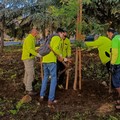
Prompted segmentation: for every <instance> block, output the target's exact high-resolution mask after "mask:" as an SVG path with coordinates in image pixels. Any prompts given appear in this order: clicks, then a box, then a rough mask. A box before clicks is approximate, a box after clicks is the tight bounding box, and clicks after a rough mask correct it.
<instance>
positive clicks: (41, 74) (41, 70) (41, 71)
mask: <svg viewBox="0 0 120 120" xmlns="http://www.w3.org/2000/svg"><path fill="white" fill-rule="evenodd" d="M40 77H41V79H42V80H43V66H42V59H40Z"/></svg>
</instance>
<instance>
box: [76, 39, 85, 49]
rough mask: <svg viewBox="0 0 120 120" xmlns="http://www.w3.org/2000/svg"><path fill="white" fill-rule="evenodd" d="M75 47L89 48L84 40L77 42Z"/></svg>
mask: <svg viewBox="0 0 120 120" xmlns="http://www.w3.org/2000/svg"><path fill="white" fill-rule="evenodd" d="M74 46H75V47H80V48H87V46H86V44H85V42H84V41H82V40H81V41H78V40H75V43H74Z"/></svg>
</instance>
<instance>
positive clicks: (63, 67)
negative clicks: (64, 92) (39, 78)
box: [57, 61, 65, 85]
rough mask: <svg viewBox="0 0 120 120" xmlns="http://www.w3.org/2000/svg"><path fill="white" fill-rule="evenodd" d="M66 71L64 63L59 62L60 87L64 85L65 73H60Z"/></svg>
mask: <svg viewBox="0 0 120 120" xmlns="http://www.w3.org/2000/svg"><path fill="white" fill-rule="evenodd" d="M64 69H65V66H64V65H63V63H62V62H60V61H57V76H58V85H61V84H62V85H63V82H64V78H65V72H63V73H62V74H61V73H60V72H62V71H63V70H64Z"/></svg>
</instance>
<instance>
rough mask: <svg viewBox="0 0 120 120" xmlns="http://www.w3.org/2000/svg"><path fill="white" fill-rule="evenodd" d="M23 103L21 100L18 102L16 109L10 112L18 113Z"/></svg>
mask: <svg viewBox="0 0 120 120" xmlns="http://www.w3.org/2000/svg"><path fill="white" fill-rule="evenodd" d="M22 105H23V102H21V101H19V102H18V103H17V104H16V106H15V109H13V110H10V113H11V114H13V115H16V114H17V113H18V112H19V109H20V108H21V107H22Z"/></svg>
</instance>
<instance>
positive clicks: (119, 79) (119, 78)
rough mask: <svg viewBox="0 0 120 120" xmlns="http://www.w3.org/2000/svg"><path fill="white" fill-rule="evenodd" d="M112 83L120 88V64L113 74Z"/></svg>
mask: <svg viewBox="0 0 120 120" xmlns="http://www.w3.org/2000/svg"><path fill="white" fill-rule="evenodd" d="M112 83H113V87H114V88H120V65H117V66H116V68H115V73H113V74H112Z"/></svg>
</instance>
